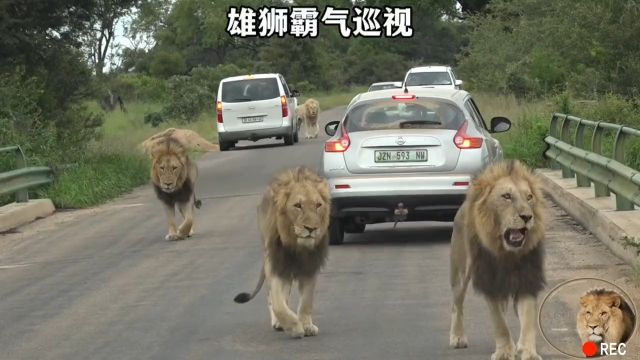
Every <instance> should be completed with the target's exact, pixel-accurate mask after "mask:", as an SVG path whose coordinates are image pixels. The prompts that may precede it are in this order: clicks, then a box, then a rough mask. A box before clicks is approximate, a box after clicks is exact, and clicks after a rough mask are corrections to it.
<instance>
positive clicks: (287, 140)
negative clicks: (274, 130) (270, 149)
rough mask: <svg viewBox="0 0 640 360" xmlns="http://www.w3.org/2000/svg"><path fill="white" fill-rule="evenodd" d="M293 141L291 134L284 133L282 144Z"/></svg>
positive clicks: (290, 143)
mask: <svg viewBox="0 0 640 360" xmlns="http://www.w3.org/2000/svg"><path fill="white" fill-rule="evenodd" d="M293 143H294V141H293V134H289V135H285V136H284V144H285V145H293Z"/></svg>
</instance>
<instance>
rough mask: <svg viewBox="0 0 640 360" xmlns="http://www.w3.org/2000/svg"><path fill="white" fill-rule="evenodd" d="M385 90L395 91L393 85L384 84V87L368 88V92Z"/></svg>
mask: <svg viewBox="0 0 640 360" xmlns="http://www.w3.org/2000/svg"><path fill="white" fill-rule="evenodd" d="M385 89H395V85H393V84H384V85H371V87H369V91H376V90H385Z"/></svg>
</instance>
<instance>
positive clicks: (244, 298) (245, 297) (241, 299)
mask: <svg viewBox="0 0 640 360" xmlns="http://www.w3.org/2000/svg"><path fill="white" fill-rule="evenodd" d="M262 284H264V266H263V267H262V270H260V278H259V279H258V284H257V285H256V288H255V289H254V290H253V292H252V293H251V294H249V293H246V292H243V293H240V294H238V295H236V297H234V298H233V301H235V302H237V303H238V304H244V303H246V302H248V301H249V300H251V299H253V298H254V297H255V296H256V295H257V294H258V292H259V291H260V289H262Z"/></svg>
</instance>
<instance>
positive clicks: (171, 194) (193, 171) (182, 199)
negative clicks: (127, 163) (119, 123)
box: [140, 128, 220, 240]
mask: <svg viewBox="0 0 640 360" xmlns="http://www.w3.org/2000/svg"><path fill="white" fill-rule="evenodd" d="M140 146H141V148H142V150H143V151H144V152H146V153H148V154H149V155H151V159H152V165H151V182H152V183H153V189H154V190H155V193H156V196H157V197H158V199H159V200H160V201H161V202H162V204H163V205H164V208H165V213H166V215H167V224H168V225H169V233H168V234H167V235H166V236H165V239H166V240H181V239H184V238H186V237H188V236H191V235H192V234H193V211H194V207H198V208H199V207H200V201H199V200H197V199H196V197H195V186H196V179H197V177H198V168H197V166H196V164H195V163H194V162H193V161H191V159H190V158H189V156H188V154H187V151H188V150H194V151H219V150H220V148H219V147H218V145H216V144H212V143H210V142H208V141H207V140H205V139H204V138H202V137H201V136H200V135H198V134H197V133H196V132H194V131H191V130H186V129H175V128H170V129H167V130H165V131H162V132H160V133H158V134H155V135H153V136H151V137H150V138H148V139H147V140H145V141H144V142H143V143H142V144H141V145H140ZM176 207H177V208H178V210H179V211H180V214H181V215H182V216H183V218H184V220H183V222H182V224H180V226H179V227H177V228H176V224H175V208H176Z"/></svg>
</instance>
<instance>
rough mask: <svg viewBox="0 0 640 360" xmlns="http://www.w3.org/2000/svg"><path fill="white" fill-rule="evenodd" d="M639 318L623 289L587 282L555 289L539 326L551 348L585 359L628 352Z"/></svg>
mask: <svg viewBox="0 0 640 360" xmlns="http://www.w3.org/2000/svg"><path fill="white" fill-rule="evenodd" d="M636 314H637V310H636V307H635V304H634V303H633V302H632V301H631V298H630V297H629V295H628V294H627V293H626V292H625V291H624V290H623V289H621V288H620V287H619V286H617V285H615V284H612V283H610V282H608V281H606V280H602V279H595V278H583V279H575V280H569V281H566V282H564V283H562V284H560V285H558V286H556V287H555V288H553V290H551V291H550V292H549V294H548V295H547V296H546V297H545V298H544V299H543V300H542V304H541V306H540V314H539V316H538V323H539V326H540V330H541V332H542V336H543V337H544V339H545V340H546V341H547V342H548V343H549V345H551V346H552V347H553V348H555V349H556V350H557V351H559V352H560V353H562V354H564V355H567V356H571V357H574V358H581V359H583V358H585V357H598V356H604V355H610V354H613V353H616V354H617V353H620V352H624V351H625V350H626V343H627V341H629V339H630V338H631V337H632V336H633V334H634V333H635V329H636V325H637V322H638V321H637V320H636ZM621 344H623V345H621Z"/></svg>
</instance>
